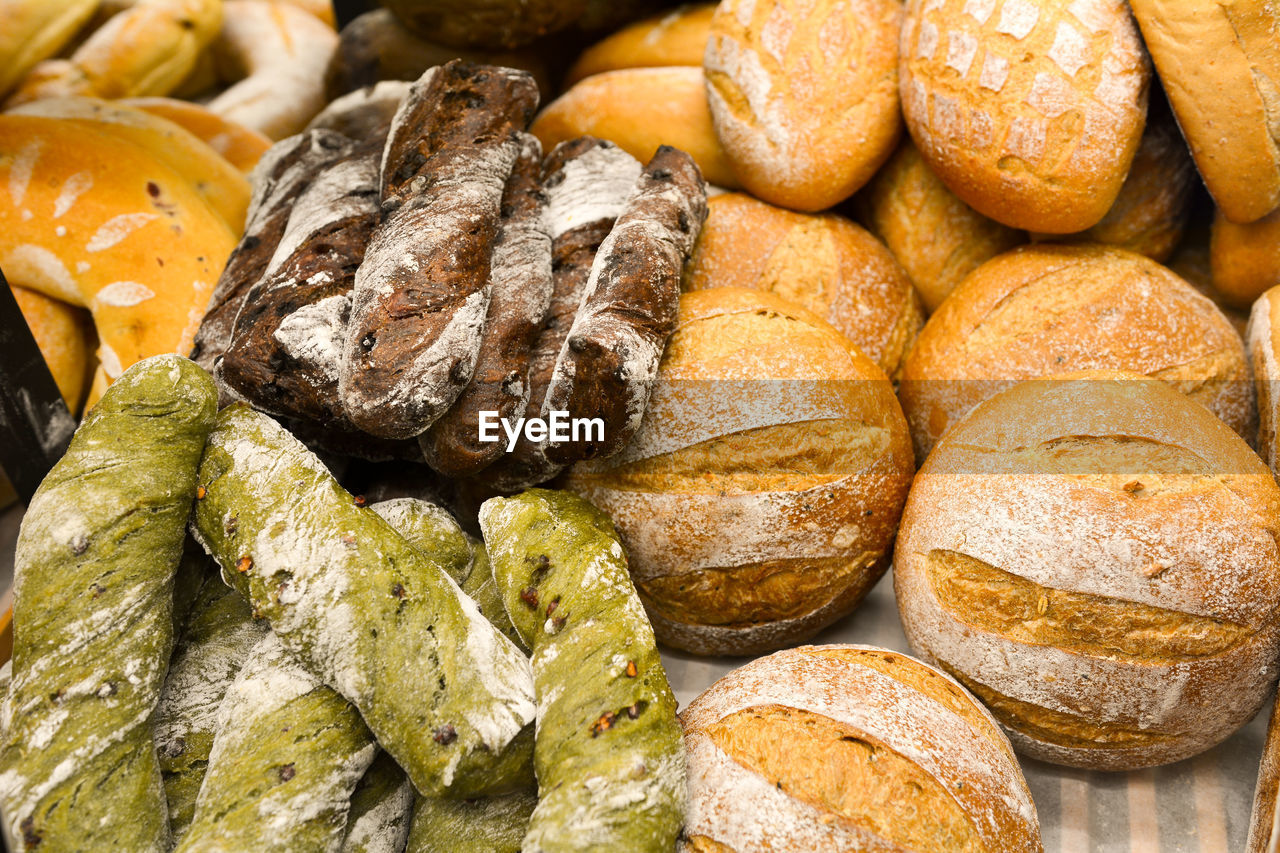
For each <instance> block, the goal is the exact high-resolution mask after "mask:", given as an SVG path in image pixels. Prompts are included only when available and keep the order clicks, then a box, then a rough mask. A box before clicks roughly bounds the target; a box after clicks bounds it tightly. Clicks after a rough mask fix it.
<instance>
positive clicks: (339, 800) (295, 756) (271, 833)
mask: <svg viewBox="0 0 1280 853" xmlns="http://www.w3.org/2000/svg"><path fill="white" fill-rule="evenodd" d="M377 749H378V747H377V745H376V744H375V743H374V742H373V735H371V734H370V733H369V729H368V728H367V727H366V726H365V724H364V721H362V720H361V719H360V713H359V712H358V711H357V710H356V709H355V708H354V707H353V706H352V705H351V703H350V702H348V701H347V700H345V699H343V698H342V697H341V696H339V695H338V694H337V693H335V692H334V691H333V690H332V689H330V688H328V687H326V686H325V685H323V684H321V683H320V682H319V681H318V680H316V679H315V678H314V677H313V676H312V675H311V674H310V673H308V672H307V671H306V670H305V669H304V668H303V667H301V666H299V665H298V663H297V662H296V661H295V660H294V659H293V658H292V656H290V654H289V653H288V652H287V651H285V648H284V646H283V645H282V644H281V642H280V639H279V637H277V636H276V635H275V634H273V633H270V632H268V633H267V634H266V636H264V637H263V638H262V639H261V640H259V641H258V643H257V645H255V646H254V647H253V649H251V650H250V652H249V657H248V659H247V660H246V661H245V663H244V666H243V667H242V668H241V669H240V672H239V673H238V674H237V675H236V679H235V681H234V682H233V683H232V684H231V687H230V688H228V690H227V692H226V695H225V696H223V698H222V703H221V704H220V705H219V706H218V734H217V736H216V737H215V738H214V740H213V749H212V750H211V751H210V752H209V769H208V772H207V773H205V777H204V784H203V785H202V786H201V787H200V796H199V798H197V800H196V809H195V817H194V818H193V819H192V821H191V826H190V827H189V828H188V830H187V833H186V835H185V836H183V839H182V843H181V844H179V845H178V847H177V853H215V851H216V853H239V851H250V850H252V851H255V853H286V851H297V853H314V851H319V850H325V851H331V853H337V851H338V850H339V849H340V847H341V845H342V836H343V831H344V829H345V827H346V823H347V812H348V811H349V810H350V808H351V794H352V792H353V791H354V790H355V787H356V784H357V783H358V782H359V781H360V777H361V776H363V775H364V772H365V770H367V769H368V767H369V764H370V763H371V762H372V761H373V757H374V755H376V754H377Z"/></svg>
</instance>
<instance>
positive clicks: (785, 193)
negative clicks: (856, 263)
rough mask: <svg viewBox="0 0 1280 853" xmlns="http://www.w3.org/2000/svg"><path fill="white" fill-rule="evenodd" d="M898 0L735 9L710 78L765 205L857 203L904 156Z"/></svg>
mask: <svg viewBox="0 0 1280 853" xmlns="http://www.w3.org/2000/svg"><path fill="white" fill-rule="evenodd" d="M901 19H902V7H901V4H899V3H897V2H894V0H853V2H836V0H795V2H781V1H780V0H759V2H757V0H725V2H722V3H721V4H720V5H719V6H718V7H717V9H716V14H715V17H714V18H713V19H712V22H711V37H710V39H709V41H708V42H707V52H706V56H705V59H704V62H703V67H704V68H705V69H706V73H707V98H708V101H709V103H710V105H711V116H712V118H713V119H714V121H715V128H716V135H717V136H718V137H719V138H720V142H721V143H722V144H723V145H724V149H725V154H726V156H727V157H728V160H729V164H730V166H732V167H733V172H734V174H735V175H736V176H737V178H738V180H739V181H741V182H742V185H743V186H744V187H746V188H747V189H748V190H749V191H750V192H751V193H752V194H753V195H755V196H757V197H759V198H762V199H764V200H765V201H770V202H773V203H774V204H779V205H782V206H783V207H791V208H795V209H796V210H822V209H824V208H827V207H830V206H831V205H833V204H835V203H836V202H838V201H841V200H843V199H845V198H848V197H849V196H850V195H852V194H853V193H854V192H855V191H856V190H857V189H858V188H859V187H861V186H862V185H863V184H865V183H866V182H867V181H868V180H869V179H870V178H871V176H872V175H873V174H874V173H875V171H876V169H878V168H880V166H881V164H883V163H884V161H885V160H886V159H887V158H888V157H889V155H890V154H891V153H893V149H894V146H895V145H896V144H897V142H898V138H899V136H900V135H901V133H902V120H901V117H900V114H899V110H898V78H897V63H898V27H899V22H900V21H901Z"/></svg>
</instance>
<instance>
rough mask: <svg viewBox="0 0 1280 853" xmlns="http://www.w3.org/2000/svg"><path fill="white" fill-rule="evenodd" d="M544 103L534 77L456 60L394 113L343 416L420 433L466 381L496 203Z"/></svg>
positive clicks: (477, 335) (355, 320) (354, 323)
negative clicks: (380, 219)
mask: <svg viewBox="0 0 1280 853" xmlns="http://www.w3.org/2000/svg"><path fill="white" fill-rule="evenodd" d="M537 105H538V87H537V84H535V83H534V81H533V77H532V76H530V75H529V74H527V73H525V72H522V71H515V70H513V69H508V68H497V67H493V66H482V65H470V64H467V63H463V62H458V61H452V62H449V63H447V64H446V65H443V66H440V67H438V68H435V69H432V70H430V71H428V72H427V73H426V74H424V75H423V76H422V77H421V78H420V79H419V80H418V81H417V82H415V83H414V84H413V86H412V87H411V88H410V90H409V95H408V96H407V97H406V98H405V101H404V103H403V104H401V106H400V109H399V110H398V111H397V112H396V116H395V119H394V120H393V122H392V125H391V132H390V134H389V136H388V138H387V145H386V150H385V152H384V154H383V164H382V204H383V210H384V212H385V219H384V220H383V222H382V224H381V226H380V227H379V228H377V229H376V230H375V232H374V235H373V239H372V240H371V242H370V243H369V247H368V251H367V252H366V254H365V259H364V262H363V263H362V264H361V265H360V269H359V271H358V272H357V274H356V283H355V291H354V293H353V296H352V306H351V322H350V325H349V327H348V329H347V338H346V341H345V344H344V348H343V358H342V361H343V363H342V370H341V371H340V375H339V389H340V393H341V395H342V403H343V406H344V407H345V409H346V412H347V415H348V416H349V417H350V418H351V420H352V422H354V423H355V424H356V425H357V426H359V427H360V428H361V429H363V430H365V431H366V432H369V433H371V434H373V435H376V436H381V437H383V438H409V437H412V436H416V435H418V434H420V433H422V432H423V431H424V430H425V429H426V428H427V427H429V426H430V425H431V423H432V422H433V421H435V419H436V418H438V417H439V416H440V415H442V414H443V413H444V411H445V410H446V409H447V408H448V407H449V405H450V404H452V403H453V401H454V399H455V398H457V396H458V394H459V393H460V392H461V391H462V389H463V388H464V387H466V384H467V382H469V381H470V379H471V374H472V371H473V370H474V368H475V363H476V357H477V355H478V353H479V349H480V340H481V335H482V332H483V330H484V321H485V315H486V313H487V311H488V307H489V293H490V286H489V264H490V258H491V257H492V255H493V244H494V240H495V238H496V237H497V232H498V220H499V205H500V202H501V199H502V193H503V189H504V187H505V186H506V182H507V176H508V175H509V174H510V173H511V169H512V167H513V166H514V164H515V160H516V156H517V155H518V153H519V149H520V143H519V140H518V136H517V134H518V132H519V131H522V130H524V128H525V127H526V126H528V123H529V120H530V119H531V118H532V117H533V112H534V110H535V109H537Z"/></svg>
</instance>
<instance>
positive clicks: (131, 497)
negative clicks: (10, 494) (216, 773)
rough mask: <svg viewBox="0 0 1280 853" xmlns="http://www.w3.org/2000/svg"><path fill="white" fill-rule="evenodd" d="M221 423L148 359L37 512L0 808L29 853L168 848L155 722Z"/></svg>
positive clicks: (100, 415)
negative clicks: (211, 444) (179, 592)
mask: <svg viewBox="0 0 1280 853" xmlns="http://www.w3.org/2000/svg"><path fill="white" fill-rule="evenodd" d="M215 409H216V394H215V392H214V388H213V383H212V382H211V381H210V379H209V377H208V376H207V375H205V374H204V372H203V371H201V370H200V369H199V368H198V367H196V366H195V365H194V364H192V363H191V362H189V361H187V360H186V359H183V358H179V357H177V356H156V357H155V358H151V359H148V360H146V361H144V362H142V363H141V364H139V365H137V366H135V367H133V368H132V369H130V370H129V371H128V372H126V373H125V374H124V375H123V376H122V377H121V378H120V381H119V382H117V383H116V384H115V385H114V386H112V388H111V389H110V390H109V391H108V392H107V393H106V394H105V395H104V396H103V399H102V400H101V401H100V402H99V404H98V405H97V406H96V407H95V408H94V409H93V411H92V412H90V414H89V416H88V418H87V419H86V420H85V422H84V424H83V425H82V426H81V427H80V428H79V429H78V430H77V431H76V434H75V437H74V438H73V439H72V441H71V446H70V448H69V449H68V451H67V453H66V455H65V456H63V457H62V459H61V461H59V462H58V464H57V465H55V466H54V468H53V470H52V471H51V472H50V473H49V476H48V477H47V478H46V479H45V481H44V482H43V483H42V484H41V486H40V489H39V490H38V491H37V492H36V495H35V497H34V498H32V500H31V505H30V506H29V507H28V513H27V515H26V517H25V520H24V524H23V526H22V531H21V533H20V535H19V539H18V546H17V553H16V556H15V559H14V567H15V585H14V606H15V614H14V618H15V624H16V625H17V626H18V630H16V631H15V632H14V646H13V675H12V681H11V683H10V685H9V689H8V692H7V697H6V699H5V713H4V720H5V726H4V733H3V734H4V736H3V746H0V804H2V805H3V808H4V816H5V821H6V822H7V824H8V828H9V832H10V833H11V837H12V838H14V839H15V841H17V842H18V843H19V844H20V847H19V849H20V850H34V849H36V848H38V847H39V848H42V849H46V850H83V849H119V850H159V849H164V847H165V846H166V845H167V843H168V839H169V826H168V822H167V820H166V814H167V811H166V808H165V799H164V797H165V794H164V788H163V787H162V785H161V779H160V766H159V764H158V763H157V760H156V753H155V750H154V749H153V748H152V746H151V739H152V725H151V719H150V718H151V713H152V710H153V709H154V708H155V706H156V702H157V701H158V699H159V697H160V691H161V687H162V684H163V682H164V676H165V669H166V666H167V663H168V659H169V652H170V648H171V646H172V643H173V622H172V615H171V611H172V602H173V579H174V573H175V571H176V570H177V567H178V559H179V557H180V556H181V554H182V541H183V539H184V537H185V531H186V524H187V515H188V513H189V512H190V507H191V502H192V499H193V498H194V496H195V493H196V480H197V477H196V469H197V466H198V464H199V459H200V453H201V451H202V450H203V448H204V442H205V437H206V436H207V435H208V433H209V430H210V428H211V427H212V426H213V417H214V411H215ZM105 733H109V735H110V736H104V734H105Z"/></svg>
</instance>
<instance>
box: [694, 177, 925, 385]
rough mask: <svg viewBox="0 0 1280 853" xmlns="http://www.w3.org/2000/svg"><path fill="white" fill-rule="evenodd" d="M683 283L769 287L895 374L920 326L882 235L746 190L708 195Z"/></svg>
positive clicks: (916, 304) (916, 305) (910, 292)
mask: <svg viewBox="0 0 1280 853" xmlns="http://www.w3.org/2000/svg"><path fill="white" fill-rule="evenodd" d="M708 209H709V214H708V216H707V221H706V224H704V225H703V226H702V233H701V234H700V235H699V237H698V243H697V245H696V246H695V247H694V250H693V255H692V256H691V257H690V258H689V262H688V263H687V264H686V265H685V268H684V288H685V289H686V290H706V289H708V288H713V287H747V288H752V289H756V290H767V291H769V292H771V293H774V294H776V295H778V296H781V297H782V298H784V299H789V300H791V301H792V302H795V303H797V304H799V305H802V306H803V307H805V308H807V309H809V310H810V311H812V312H813V313H814V314H817V315H818V316H819V317H822V318H823V319H825V320H826V321H827V322H828V323H830V324H831V325H832V326H835V328H836V329H838V330H839V331H840V332H842V333H843V334H844V335H845V337H847V338H848V339H849V340H851V341H853V342H854V343H855V344H857V346H858V349H860V350H862V352H863V353H865V354H866V355H867V356H869V357H870V358H871V360H872V361H874V362H875V363H876V364H877V365H879V366H880V369H881V370H883V371H884V372H885V373H886V374H888V375H889V376H894V375H895V374H896V373H897V372H898V370H899V368H900V367H901V365H902V360H903V358H904V357H905V356H906V354H907V352H908V351H909V350H910V349H911V344H912V342H913V341H914V340H915V337H916V333H917V332H919V331H920V325H921V323H922V322H923V315H922V313H921V311H920V301H919V298H918V297H917V296H916V293H915V290H914V289H913V288H912V287H911V282H910V281H908V280H907V277H906V275H905V274H904V273H903V271H902V268H901V267H900V266H898V263H897V261H895V260H894V259H893V256H892V255H891V254H889V252H888V250H886V249H885V247H884V246H882V245H881V244H880V242H879V241H878V240H876V239H875V238H874V237H872V236H871V235H870V234H868V233H867V232H866V231H864V230H863V229H862V228H860V227H858V226H857V225H855V224H854V223H852V222H850V221H849V220H847V219H845V218H844V217H843V216H838V215H836V214H834V213H826V214H811V213H795V212H793V211H790V210H785V209H783V208H780V207H774V206H773V205H771V204H767V203H765V202H763V201H758V200H756V199H754V198H752V197H751V196H749V195H746V194H745V193H725V194H724V195H719V196H716V197H714V198H712V199H710V201H709V204H708Z"/></svg>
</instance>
